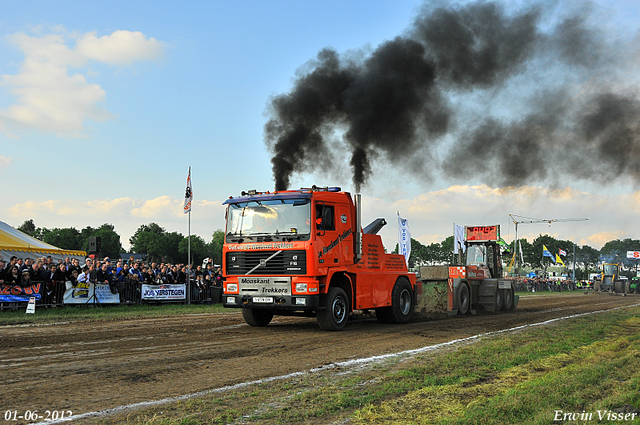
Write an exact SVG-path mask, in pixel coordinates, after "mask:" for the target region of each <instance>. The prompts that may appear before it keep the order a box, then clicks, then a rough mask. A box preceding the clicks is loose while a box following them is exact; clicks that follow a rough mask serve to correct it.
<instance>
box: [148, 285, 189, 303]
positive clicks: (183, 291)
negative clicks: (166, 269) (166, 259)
mask: <svg viewBox="0 0 640 425" xmlns="http://www.w3.org/2000/svg"><path fill="white" fill-rule="evenodd" d="M186 296H187V285H185V284H181V285H142V299H143V300H156V301H163V300H164V301H174V300H184V299H186Z"/></svg>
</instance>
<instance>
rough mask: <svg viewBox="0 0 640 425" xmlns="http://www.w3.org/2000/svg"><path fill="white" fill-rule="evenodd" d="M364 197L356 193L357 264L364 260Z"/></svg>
mask: <svg viewBox="0 0 640 425" xmlns="http://www.w3.org/2000/svg"><path fill="white" fill-rule="evenodd" d="M361 203H362V195H360V194H359V193H356V235H355V238H356V240H355V243H356V248H355V250H354V252H355V263H356V264H357V263H359V262H360V260H361V259H362V208H361V206H360V205H361Z"/></svg>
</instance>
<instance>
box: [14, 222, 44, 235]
mask: <svg viewBox="0 0 640 425" xmlns="http://www.w3.org/2000/svg"><path fill="white" fill-rule="evenodd" d="M18 230H20V231H21V232H22V233H26V234H27V235H29V236H31V237H33V238H38V236H40V235H39V234H38V231H37V230H38V229H37V228H36V225H35V223H34V222H33V219H32V218H30V219H29V220H25V221H24V223H22V224H21V225H20V227H18ZM38 239H39V238H38Z"/></svg>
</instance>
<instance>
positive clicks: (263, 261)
mask: <svg viewBox="0 0 640 425" xmlns="http://www.w3.org/2000/svg"><path fill="white" fill-rule="evenodd" d="M266 266H267V260H265V259H264V258H261V259H260V267H266Z"/></svg>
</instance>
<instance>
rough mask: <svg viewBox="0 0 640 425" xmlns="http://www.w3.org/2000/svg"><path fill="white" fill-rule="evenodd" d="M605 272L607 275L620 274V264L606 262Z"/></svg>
mask: <svg viewBox="0 0 640 425" xmlns="http://www.w3.org/2000/svg"><path fill="white" fill-rule="evenodd" d="M604 274H605V275H607V276H613V275H614V274H615V275H617V274H618V265H617V264H605V265H604Z"/></svg>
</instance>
